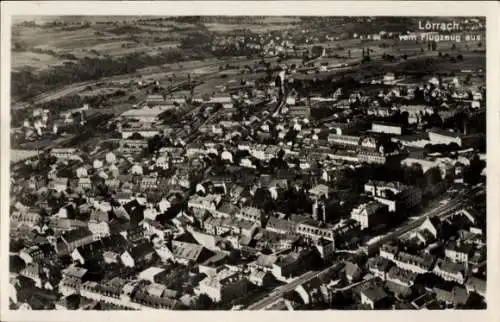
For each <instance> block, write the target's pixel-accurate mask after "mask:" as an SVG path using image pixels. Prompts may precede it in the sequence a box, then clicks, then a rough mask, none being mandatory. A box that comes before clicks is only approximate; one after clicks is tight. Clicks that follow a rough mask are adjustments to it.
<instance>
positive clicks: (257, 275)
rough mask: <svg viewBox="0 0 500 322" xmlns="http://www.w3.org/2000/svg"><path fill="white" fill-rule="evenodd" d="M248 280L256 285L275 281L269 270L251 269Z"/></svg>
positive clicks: (265, 284) (266, 284)
mask: <svg viewBox="0 0 500 322" xmlns="http://www.w3.org/2000/svg"><path fill="white" fill-rule="evenodd" d="M248 280H249V281H250V283H252V284H254V285H256V286H268V285H270V284H272V283H273V282H274V281H275V278H274V276H273V275H272V274H271V273H270V272H269V271H264V270H253V271H251V272H250V275H249V276H248Z"/></svg>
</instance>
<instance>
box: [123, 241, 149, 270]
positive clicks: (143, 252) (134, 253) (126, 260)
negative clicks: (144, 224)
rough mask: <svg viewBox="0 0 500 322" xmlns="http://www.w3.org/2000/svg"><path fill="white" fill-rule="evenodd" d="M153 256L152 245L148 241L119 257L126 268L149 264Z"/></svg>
mask: <svg viewBox="0 0 500 322" xmlns="http://www.w3.org/2000/svg"><path fill="white" fill-rule="evenodd" d="M154 255H155V250H154V248H153V245H152V244H151V243H150V242H149V241H144V242H142V243H140V244H138V245H137V246H135V247H133V248H131V249H129V250H126V251H125V252H123V253H122V254H121V256H120V258H121V261H122V263H123V265H125V266H127V267H136V266H138V265H142V264H144V263H147V262H150V261H151V260H152V259H153V258H154Z"/></svg>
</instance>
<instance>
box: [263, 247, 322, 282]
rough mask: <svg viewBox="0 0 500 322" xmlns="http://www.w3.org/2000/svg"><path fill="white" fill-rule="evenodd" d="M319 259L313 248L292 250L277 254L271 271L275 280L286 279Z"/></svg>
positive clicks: (304, 269) (298, 273) (301, 271)
mask: <svg viewBox="0 0 500 322" xmlns="http://www.w3.org/2000/svg"><path fill="white" fill-rule="evenodd" d="M319 259H320V256H319V254H318V252H317V251H316V250H314V249H312V250H310V249H309V250H302V251H292V252H290V253H288V254H283V255H280V256H278V259H277V260H276V262H275V263H274V264H273V268H272V273H273V275H274V277H275V278H276V279H277V280H280V281H288V280H289V279H290V278H293V277H295V276H298V275H300V274H301V273H303V272H304V271H306V270H308V269H309V268H310V267H311V266H312V265H314V263H315V262H317V261H318V260H319Z"/></svg>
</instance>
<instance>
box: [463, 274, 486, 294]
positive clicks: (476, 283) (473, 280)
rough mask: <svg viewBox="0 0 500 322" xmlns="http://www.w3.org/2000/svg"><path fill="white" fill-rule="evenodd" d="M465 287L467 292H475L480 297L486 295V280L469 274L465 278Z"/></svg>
mask: <svg viewBox="0 0 500 322" xmlns="http://www.w3.org/2000/svg"><path fill="white" fill-rule="evenodd" d="M465 288H466V289H467V292H469V293H472V292H475V293H477V294H479V295H481V296H482V297H485V296H486V280H484V279H481V278H478V277H475V276H471V277H469V278H468V279H467V282H466V283H465Z"/></svg>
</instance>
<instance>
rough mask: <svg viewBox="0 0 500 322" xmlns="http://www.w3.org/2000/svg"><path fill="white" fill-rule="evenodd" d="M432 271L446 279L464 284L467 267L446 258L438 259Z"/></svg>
mask: <svg viewBox="0 0 500 322" xmlns="http://www.w3.org/2000/svg"><path fill="white" fill-rule="evenodd" d="M432 272H433V273H434V274H436V275H437V276H439V277H442V278H443V279H444V280H446V281H453V282H457V283H459V284H464V282H465V280H466V278H467V269H466V267H465V265H464V264H462V263H454V262H452V261H450V260H447V259H441V258H440V259H438V260H437V262H436V266H435V267H434V270H433V271H432Z"/></svg>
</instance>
